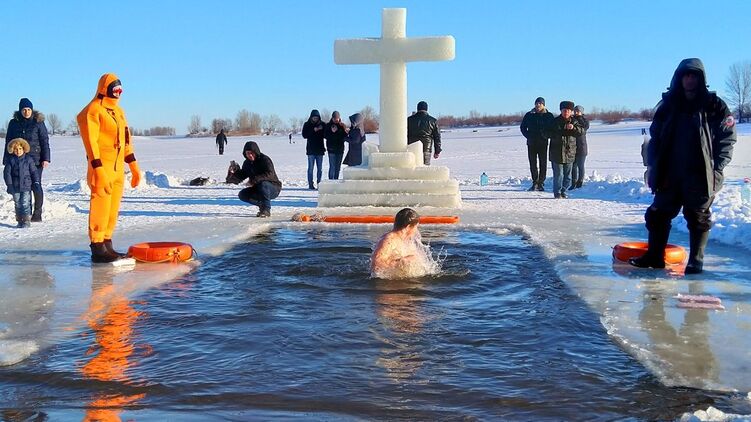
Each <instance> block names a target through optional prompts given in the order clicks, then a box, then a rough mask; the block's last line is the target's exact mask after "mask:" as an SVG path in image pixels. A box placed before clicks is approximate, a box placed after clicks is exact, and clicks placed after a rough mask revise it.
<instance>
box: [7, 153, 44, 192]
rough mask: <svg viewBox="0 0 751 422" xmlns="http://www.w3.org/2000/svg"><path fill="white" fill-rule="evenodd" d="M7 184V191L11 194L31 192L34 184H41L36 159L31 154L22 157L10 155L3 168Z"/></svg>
mask: <svg viewBox="0 0 751 422" xmlns="http://www.w3.org/2000/svg"><path fill="white" fill-rule="evenodd" d="M3 177H4V178H5V184H6V185H8V190H7V192H8V193H10V194H13V193H21V192H31V187H32V185H34V184H39V174H37V167H36V164H34V159H33V158H31V157H30V156H29V154H24V155H22V156H20V157H18V156H16V155H10V156H9V157H8V161H7V162H6V163H5V168H4V169H3Z"/></svg>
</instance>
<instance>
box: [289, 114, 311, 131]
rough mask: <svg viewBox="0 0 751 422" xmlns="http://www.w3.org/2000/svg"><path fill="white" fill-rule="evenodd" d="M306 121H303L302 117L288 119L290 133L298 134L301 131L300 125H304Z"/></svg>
mask: <svg viewBox="0 0 751 422" xmlns="http://www.w3.org/2000/svg"><path fill="white" fill-rule="evenodd" d="M306 120H307V119H304V118H302V117H290V119H289V127H290V131H292V132H294V133H299V132H300V131H301V130H302V125H303V124H304V123H305V121H306Z"/></svg>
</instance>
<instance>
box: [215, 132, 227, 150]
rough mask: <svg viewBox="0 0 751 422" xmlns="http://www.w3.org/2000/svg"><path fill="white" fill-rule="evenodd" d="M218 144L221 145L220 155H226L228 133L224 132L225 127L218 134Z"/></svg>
mask: <svg viewBox="0 0 751 422" xmlns="http://www.w3.org/2000/svg"><path fill="white" fill-rule="evenodd" d="M216 145H217V146H218V147H219V155H224V146H225V145H227V135H225V134H224V129H222V130H220V131H219V134H218V135H216Z"/></svg>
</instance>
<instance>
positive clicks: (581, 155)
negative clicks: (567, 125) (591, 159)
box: [571, 105, 589, 189]
mask: <svg viewBox="0 0 751 422" xmlns="http://www.w3.org/2000/svg"><path fill="white" fill-rule="evenodd" d="M574 119H576V121H577V122H579V126H581V128H582V131H583V133H582V134H581V136H577V137H576V159H575V160H574V165H573V166H572V167H571V189H576V188H580V187H582V185H583V184H584V161H586V160H587V152H588V151H587V131H588V130H589V120H587V118H586V117H584V107H582V106H580V105H578V106H576V107H574Z"/></svg>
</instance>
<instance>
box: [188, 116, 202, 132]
mask: <svg viewBox="0 0 751 422" xmlns="http://www.w3.org/2000/svg"><path fill="white" fill-rule="evenodd" d="M201 129H203V128H202V127H201V116H199V115H197V114H194V115H192V116H190V126H188V133H189V134H191V135H195V134H197V133H201Z"/></svg>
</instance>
